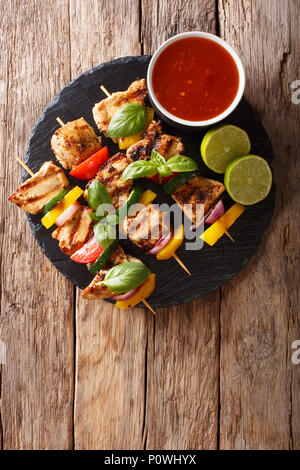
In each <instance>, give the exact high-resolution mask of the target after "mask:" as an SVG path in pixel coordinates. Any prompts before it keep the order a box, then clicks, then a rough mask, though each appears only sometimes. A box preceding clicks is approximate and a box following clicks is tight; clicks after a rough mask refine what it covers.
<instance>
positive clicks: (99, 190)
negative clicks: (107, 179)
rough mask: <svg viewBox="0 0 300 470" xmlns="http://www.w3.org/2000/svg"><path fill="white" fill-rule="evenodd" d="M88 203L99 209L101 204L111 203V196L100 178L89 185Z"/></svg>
mask: <svg viewBox="0 0 300 470" xmlns="http://www.w3.org/2000/svg"><path fill="white" fill-rule="evenodd" d="M88 203H89V206H90V207H91V208H92V209H94V210H97V207H98V206H100V204H111V198H110V195H109V193H108V191H107V189H106V187H105V186H104V184H102V183H100V181H98V180H94V181H92V182H91V184H90V185H89V189H88Z"/></svg>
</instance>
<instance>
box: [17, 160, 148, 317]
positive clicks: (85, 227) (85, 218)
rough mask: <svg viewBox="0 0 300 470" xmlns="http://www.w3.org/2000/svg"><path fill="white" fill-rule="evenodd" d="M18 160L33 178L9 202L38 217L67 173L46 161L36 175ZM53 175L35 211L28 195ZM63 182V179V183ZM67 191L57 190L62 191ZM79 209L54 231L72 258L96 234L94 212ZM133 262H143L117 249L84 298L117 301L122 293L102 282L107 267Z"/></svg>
mask: <svg viewBox="0 0 300 470" xmlns="http://www.w3.org/2000/svg"><path fill="white" fill-rule="evenodd" d="M17 160H18V162H19V163H20V165H22V167H23V168H24V169H25V170H26V171H27V172H28V173H29V174H30V176H31V178H29V179H28V180H27V181H25V183H23V184H22V185H21V186H20V188H19V189H18V190H17V191H15V193H13V194H12V195H11V196H10V198H9V199H10V201H11V202H14V203H15V204H17V205H19V206H20V207H21V208H22V209H24V210H26V211H27V212H30V213H33V214H37V213H39V212H40V211H41V210H42V209H43V207H44V205H45V204H44V202H45V199H46V202H47V201H49V197H50V198H51V197H52V195H53V191H54V190H53V184H54V183H55V182H56V183H57V181H59V182H60V183H61V184H63V188H65V187H67V186H68V184H69V183H68V180H67V178H66V177H65V175H64V172H63V171H62V170H61V169H60V168H58V167H56V165H54V164H53V163H52V162H45V163H44V164H43V165H42V167H41V169H40V170H39V171H38V172H37V173H33V171H31V170H30V168H29V167H28V166H27V165H26V164H25V163H24V162H23V160H21V159H20V158H19V157H17ZM58 170H59V171H58ZM60 172H61V173H60ZM53 174H54V175H55V176H56V180H55V181H54V183H53V182H52V179H53V178H52V179H51V184H50V185H49V184H48V186H47V187H48V189H49V190H50V193H48V196H47V195H46V194H45V193H43V194H42V198H39V199H38V201H39V205H35V206H34V208H33V207H32V205H30V204H32V202H30V201H31V199H32V198H31V197H30V195H29V194H28V191H29V189H28V188H31V189H32V188H35V191H36V190H37V189H36V188H37V186H38V185H39V184H41V177H43V176H51V177H52V175H53ZM57 175H59V176H57ZM62 175H63V177H62ZM63 178H64V179H63ZM48 179H49V178H48ZM61 180H63V183H62V182H61ZM56 186H57V185H56ZM63 188H57V189H58V191H59V190H60V189H63ZM26 191H27V192H26ZM55 193H56V194H57V191H55ZM34 200H35V198H34ZM41 201H42V202H41ZM79 206H80V207H79V209H78V210H77V211H76V212H75V214H74V215H73V216H72V217H71V218H70V219H68V220H67V221H66V222H65V223H64V224H63V225H62V226H60V227H58V228H57V229H56V230H54V232H53V233H52V237H53V238H55V239H57V240H58V241H59V248H60V249H61V251H62V252H63V253H65V254H67V255H69V256H71V255H72V254H74V252H76V251H77V250H78V249H79V248H81V247H83V246H84V244H85V243H86V242H87V241H88V240H90V239H91V237H92V233H93V230H92V229H93V224H94V222H93V221H92V219H91V217H90V216H89V214H90V213H91V212H92V209H91V208H90V207H87V206H82V205H81V204H79ZM129 261H135V262H139V263H142V262H141V261H140V260H138V259H137V258H134V257H132V256H130V255H125V253H124V251H123V250H122V248H121V247H120V246H118V247H117V248H116V249H115V250H114V252H113V254H112V255H111V257H110V259H109V260H108V262H107V265H106V266H105V269H102V270H100V271H99V273H97V275H96V276H95V278H94V279H93V281H92V282H91V284H90V285H89V286H88V287H86V288H85V289H84V291H83V292H82V296H83V297H85V298H88V299H91V298H114V297H115V296H118V293H116V292H112V291H110V290H109V289H108V288H107V287H106V286H105V285H104V284H103V283H101V281H103V280H104V278H105V274H106V273H107V271H108V269H107V268H109V267H112V266H115V265H118V264H121V263H124V262H129ZM99 282H100V284H99ZM141 302H143V303H144V305H145V306H146V307H147V308H148V309H149V310H150V311H151V312H152V313H153V314H154V315H155V314H156V312H155V310H154V309H153V308H152V307H151V305H150V304H149V303H148V302H147V300H145V299H141ZM123 308H124V307H123Z"/></svg>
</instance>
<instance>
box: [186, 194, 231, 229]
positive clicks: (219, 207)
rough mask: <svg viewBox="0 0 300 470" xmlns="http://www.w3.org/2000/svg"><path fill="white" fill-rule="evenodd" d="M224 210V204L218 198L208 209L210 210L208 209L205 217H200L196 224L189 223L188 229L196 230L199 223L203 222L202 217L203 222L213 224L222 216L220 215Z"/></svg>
mask: <svg viewBox="0 0 300 470" xmlns="http://www.w3.org/2000/svg"><path fill="white" fill-rule="evenodd" d="M224 211H225V209H224V204H223V202H222V201H221V200H220V201H218V202H217V204H216V205H215V206H214V207H213V208H212V209H210V211H208V213H207V214H206V216H205V217H202V219H201V220H200V221H199V222H198V223H197V224H194V225H191V226H190V230H196V229H197V228H198V227H200V225H201V224H202V223H203V219H204V222H205V223H207V224H213V223H214V222H216V221H217V220H218V219H219V218H220V217H222V215H223V214H224Z"/></svg>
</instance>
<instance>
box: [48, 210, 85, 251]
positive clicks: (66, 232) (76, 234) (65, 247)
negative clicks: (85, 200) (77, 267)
mask: <svg viewBox="0 0 300 470" xmlns="http://www.w3.org/2000/svg"><path fill="white" fill-rule="evenodd" d="M92 211H93V210H92V209H91V208H90V207H85V206H81V207H80V209H78V210H77V211H76V212H75V214H74V215H73V217H72V218H71V219H69V220H67V221H66V222H65V223H64V225H62V226H61V227H58V228H57V229H56V230H54V232H53V233H52V238H55V239H56V240H58V241H59V248H60V249H61V251H62V252H63V253H65V254H66V255H69V256H71V255H72V254H73V253H75V251H76V250H79V248H81V247H82V246H83V245H84V244H85V243H86V242H87V241H88V240H89V239H90V238H91V236H92V231H93V221H92V219H91V217H90V216H89V214H90V213H91V212H92Z"/></svg>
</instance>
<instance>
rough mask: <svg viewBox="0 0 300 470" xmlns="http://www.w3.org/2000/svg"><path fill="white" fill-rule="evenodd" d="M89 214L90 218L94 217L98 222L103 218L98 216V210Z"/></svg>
mask: <svg viewBox="0 0 300 470" xmlns="http://www.w3.org/2000/svg"><path fill="white" fill-rule="evenodd" d="M89 215H90V218H91V219H93V220H95V221H96V222H99V220H101V219H102V217H98V216H97V215H96V212H90V214H89Z"/></svg>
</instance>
